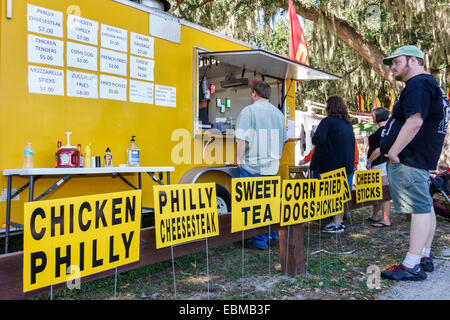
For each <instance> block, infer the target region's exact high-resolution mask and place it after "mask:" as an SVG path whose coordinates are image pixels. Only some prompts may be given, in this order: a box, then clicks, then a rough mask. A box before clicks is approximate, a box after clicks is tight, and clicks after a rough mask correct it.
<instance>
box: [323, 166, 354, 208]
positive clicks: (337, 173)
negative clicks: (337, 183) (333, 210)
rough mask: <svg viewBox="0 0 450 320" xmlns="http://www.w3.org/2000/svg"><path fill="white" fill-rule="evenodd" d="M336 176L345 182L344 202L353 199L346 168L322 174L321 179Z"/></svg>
mask: <svg viewBox="0 0 450 320" xmlns="http://www.w3.org/2000/svg"><path fill="white" fill-rule="evenodd" d="M336 177H341V178H342V183H343V184H344V196H343V199H342V200H343V201H344V202H347V201H350V200H352V193H351V192H350V186H349V185H348V179H347V172H346V171H345V168H340V169H336V170H333V171H328V172H324V173H321V174H320V178H321V179H329V178H336Z"/></svg>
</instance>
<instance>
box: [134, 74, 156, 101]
mask: <svg viewBox="0 0 450 320" xmlns="http://www.w3.org/2000/svg"><path fill="white" fill-rule="evenodd" d="M130 101H131V102H139V103H148V104H153V83H149V82H145V81H138V80H132V79H130Z"/></svg>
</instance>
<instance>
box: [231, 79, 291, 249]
mask: <svg viewBox="0 0 450 320" xmlns="http://www.w3.org/2000/svg"><path fill="white" fill-rule="evenodd" d="M270 91H271V90H270V86H269V85H268V84H267V83H266V82H264V81H261V80H253V81H252V84H251V101H252V104H251V105H248V106H247V107H245V108H244V109H243V110H242V111H241V113H240V114H239V117H238V119H237V122H236V141H237V152H236V164H237V166H238V167H239V172H240V176H241V177H258V176H274V175H276V174H277V173H278V169H279V167H280V158H281V155H282V153H283V148H284V144H285V142H286V140H287V134H286V122H285V117H284V115H283V113H281V111H280V110H278V109H277V108H276V107H275V106H274V105H272V104H271V103H270V102H269V100H268V99H269V98H270ZM269 237H270V238H271V239H275V240H276V239H278V234H277V232H276V231H273V232H271V233H270V234H268V233H266V234H261V235H258V236H255V237H253V238H252V241H251V244H252V246H256V247H257V248H259V249H261V250H264V249H267V248H268V240H269Z"/></svg>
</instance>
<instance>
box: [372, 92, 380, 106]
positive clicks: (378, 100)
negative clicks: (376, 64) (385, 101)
mask: <svg viewBox="0 0 450 320" xmlns="http://www.w3.org/2000/svg"><path fill="white" fill-rule="evenodd" d="M374 100H375V101H374V102H373V104H374V109H376V108H380V107H381V102H380V99H378V90H377V89H375V99H374Z"/></svg>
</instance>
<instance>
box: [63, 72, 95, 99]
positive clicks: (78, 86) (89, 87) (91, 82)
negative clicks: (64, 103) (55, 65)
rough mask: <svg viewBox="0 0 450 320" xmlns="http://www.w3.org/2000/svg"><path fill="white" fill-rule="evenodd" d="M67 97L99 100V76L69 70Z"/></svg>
mask: <svg viewBox="0 0 450 320" xmlns="http://www.w3.org/2000/svg"><path fill="white" fill-rule="evenodd" d="M67 95H68V96H69V97H80V98H91V99H97V98H98V76H97V75H96V74H94V73H84V72H76V71H71V70H67Z"/></svg>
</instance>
